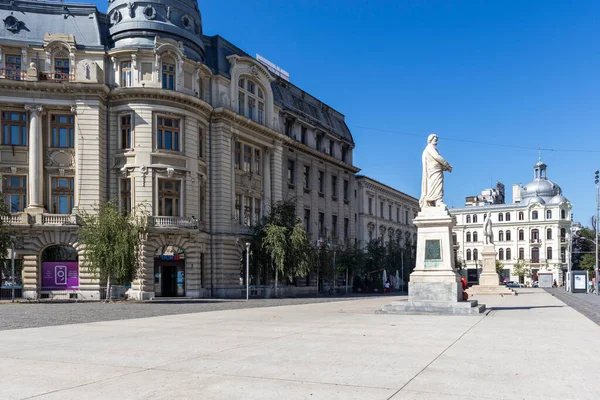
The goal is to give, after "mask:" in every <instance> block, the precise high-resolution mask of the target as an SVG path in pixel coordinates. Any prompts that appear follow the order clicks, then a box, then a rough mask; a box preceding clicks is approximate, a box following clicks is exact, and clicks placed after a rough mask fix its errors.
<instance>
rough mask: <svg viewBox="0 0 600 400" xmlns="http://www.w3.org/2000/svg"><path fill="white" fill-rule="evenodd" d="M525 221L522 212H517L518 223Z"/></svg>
mask: <svg viewBox="0 0 600 400" xmlns="http://www.w3.org/2000/svg"><path fill="white" fill-rule="evenodd" d="M524 219H525V215H524V214H523V211H519V221H523V220H524Z"/></svg>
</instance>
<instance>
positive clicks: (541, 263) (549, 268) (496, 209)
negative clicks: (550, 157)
mask: <svg viewBox="0 0 600 400" xmlns="http://www.w3.org/2000/svg"><path fill="white" fill-rule="evenodd" d="M546 168H547V166H546V164H544V163H543V162H541V161H540V162H538V163H536V164H535V166H534V168H533V171H534V176H533V177H534V179H533V181H531V182H530V183H528V184H527V185H525V186H521V185H513V198H512V203H508V204H506V203H505V202H504V197H505V196H504V193H503V188H504V187H503V186H502V185H499V186H498V190H496V189H487V190H484V191H483V192H482V195H480V196H476V197H468V198H467V202H466V203H467V205H468V206H467V207H462V208H453V209H450V212H451V214H452V215H453V216H455V217H456V221H457V225H456V227H455V228H454V231H453V236H454V237H453V239H454V247H455V254H456V256H457V258H458V259H459V260H460V261H462V262H463V265H464V267H466V270H467V277H469V278H470V283H477V281H478V276H479V274H480V273H481V262H482V261H481V252H482V251H483V246H484V240H485V239H484V235H483V224H484V221H485V215H486V213H488V212H491V215H492V230H493V232H494V245H495V247H496V254H497V255H496V257H497V260H499V261H500V262H502V263H503V264H504V273H503V276H504V278H505V279H509V280H514V281H519V280H520V281H521V282H522V283H525V282H531V281H533V280H536V276H537V274H538V272H551V273H552V274H553V275H554V277H553V278H554V279H556V281H557V283H558V284H561V283H562V281H563V271H566V269H567V263H568V262H569V260H570V253H569V252H570V248H569V242H570V240H571V207H572V206H571V203H570V202H569V201H568V200H567V199H566V198H565V197H564V196H563V194H562V189H561V188H560V186H558V185H557V184H556V183H554V182H552V181H551V180H549V179H548V178H547V176H546ZM499 199H501V200H499ZM519 261H521V262H522V263H523V264H524V265H525V268H526V269H527V273H526V275H525V276H517V275H515V273H514V270H513V268H514V265H515V264H516V263H517V262H519ZM469 271H472V273H469Z"/></svg>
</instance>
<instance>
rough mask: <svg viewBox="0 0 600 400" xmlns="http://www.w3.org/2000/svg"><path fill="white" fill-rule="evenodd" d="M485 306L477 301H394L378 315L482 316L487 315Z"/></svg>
mask: <svg viewBox="0 0 600 400" xmlns="http://www.w3.org/2000/svg"><path fill="white" fill-rule="evenodd" d="M485 311H486V309H485V304H479V302H478V301H477V300H467V301H456V302H450V301H446V302H444V301H415V300H412V301H411V300H409V301H394V302H392V304H388V305H385V306H383V308H382V309H381V311H379V312H378V314H449V315H481V314H482V313H485Z"/></svg>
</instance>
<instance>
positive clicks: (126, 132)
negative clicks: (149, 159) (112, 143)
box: [121, 114, 133, 149]
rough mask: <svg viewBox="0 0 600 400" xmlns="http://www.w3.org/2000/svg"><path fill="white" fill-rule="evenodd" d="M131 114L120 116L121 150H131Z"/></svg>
mask: <svg viewBox="0 0 600 400" xmlns="http://www.w3.org/2000/svg"><path fill="white" fill-rule="evenodd" d="M132 147H133V146H132V145H131V114H127V115H121V148H122V149H131V148H132Z"/></svg>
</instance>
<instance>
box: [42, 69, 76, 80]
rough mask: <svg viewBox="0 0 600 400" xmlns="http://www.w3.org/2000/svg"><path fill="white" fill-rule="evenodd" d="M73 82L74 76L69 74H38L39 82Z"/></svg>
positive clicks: (58, 72)
mask: <svg viewBox="0 0 600 400" xmlns="http://www.w3.org/2000/svg"><path fill="white" fill-rule="evenodd" d="M74 80H75V74H69V73H67V72H61V71H50V72H40V81H46V82H72V81H74Z"/></svg>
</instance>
